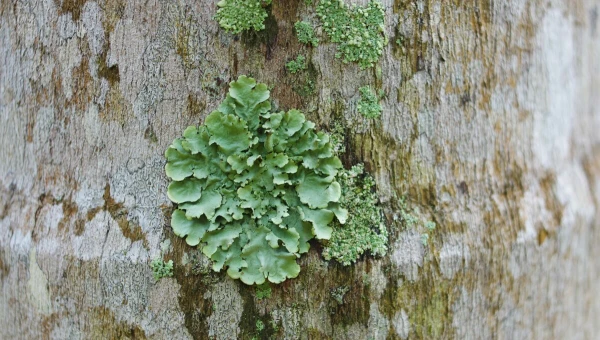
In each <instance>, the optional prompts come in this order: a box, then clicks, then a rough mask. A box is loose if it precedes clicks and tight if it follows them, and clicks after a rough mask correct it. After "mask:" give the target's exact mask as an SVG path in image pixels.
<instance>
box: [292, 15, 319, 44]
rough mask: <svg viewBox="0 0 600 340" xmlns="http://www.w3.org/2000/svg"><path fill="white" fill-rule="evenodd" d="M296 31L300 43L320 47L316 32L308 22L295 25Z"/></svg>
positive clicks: (299, 22)
mask: <svg viewBox="0 0 600 340" xmlns="http://www.w3.org/2000/svg"><path fill="white" fill-rule="evenodd" d="M294 29H295V30H296V37H298V41H300V42H301V43H303V44H307V45H312V46H313V47H317V46H319V39H318V38H317V37H316V35H315V31H314V29H313V27H312V25H311V24H310V23H308V22H306V21H298V22H296V24H295V25H294Z"/></svg>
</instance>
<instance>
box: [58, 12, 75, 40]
mask: <svg viewBox="0 0 600 340" xmlns="http://www.w3.org/2000/svg"><path fill="white" fill-rule="evenodd" d="M56 26H58V36H59V37H61V38H62V39H65V40H66V39H69V38H72V37H73V36H74V35H75V33H77V25H75V22H73V16H72V15H71V13H68V14H63V15H61V16H59V17H58V24H57V25H56Z"/></svg>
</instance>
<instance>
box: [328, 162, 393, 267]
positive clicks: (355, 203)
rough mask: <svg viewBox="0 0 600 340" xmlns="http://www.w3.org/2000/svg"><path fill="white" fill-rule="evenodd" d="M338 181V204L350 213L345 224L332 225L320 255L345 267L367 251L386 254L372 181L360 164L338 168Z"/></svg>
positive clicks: (385, 237) (383, 226)
mask: <svg viewBox="0 0 600 340" xmlns="http://www.w3.org/2000/svg"><path fill="white" fill-rule="evenodd" d="M338 181H339V182H340V185H341V187H342V197H341V199H340V204H341V206H342V207H343V208H344V209H347V210H348V211H349V212H351V214H350V215H349V217H348V220H347V221H346V223H345V225H335V227H334V231H333V233H332V235H331V238H330V239H329V241H328V242H327V245H326V247H325V248H324V249H323V257H324V258H325V259H326V260H330V259H334V260H336V261H338V262H339V263H341V264H342V265H344V266H348V265H350V264H352V263H354V262H356V261H357V260H358V258H360V256H361V255H362V254H363V253H365V252H366V251H369V253H371V255H374V256H383V255H385V254H386V253H387V242H388V232H387V228H386V226H385V223H384V220H383V213H382V211H381V207H380V206H379V204H378V202H379V200H378V198H377V194H376V192H375V190H374V189H375V180H374V179H373V177H371V176H370V175H368V174H366V173H365V172H364V166H363V165H362V164H359V165H355V166H353V167H352V168H351V169H350V170H342V171H340V174H339V175H338ZM334 224H335V223H334Z"/></svg>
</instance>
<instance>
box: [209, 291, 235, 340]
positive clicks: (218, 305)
mask: <svg viewBox="0 0 600 340" xmlns="http://www.w3.org/2000/svg"><path fill="white" fill-rule="evenodd" d="M204 298H205V299H211V301H212V303H213V306H214V310H213V313H212V314H211V315H210V316H209V317H208V319H207V320H206V321H207V322H208V336H210V337H216V338H217V339H219V340H221V339H223V340H226V339H232V340H234V339H237V338H238V334H239V332H240V328H239V326H238V324H239V323H240V320H241V318H242V312H243V306H242V296H241V295H240V293H239V291H238V288H237V286H236V285H235V283H234V282H233V280H225V281H223V282H220V283H217V284H216V285H215V286H214V287H213V289H211V290H210V291H209V292H207V293H206V294H204Z"/></svg>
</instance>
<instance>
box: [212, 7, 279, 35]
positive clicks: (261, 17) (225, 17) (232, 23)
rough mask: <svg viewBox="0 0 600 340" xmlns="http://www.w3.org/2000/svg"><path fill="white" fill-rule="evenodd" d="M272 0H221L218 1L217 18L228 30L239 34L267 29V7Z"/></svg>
mask: <svg viewBox="0 0 600 340" xmlns="http://www.w3.org/2000/svg"><path fill="white" fill-rule="evenodd" d="M270 4H271V0H263V1H261V0H221V1H219V2H218V3H217V6H218V7H219V9H218V10H217V14H216V15H215V19H216V20H217V21H218V22H219V25H221V27H222V28H223V29H225V30H226V31H228V32H230V33H234V34H238V33H240V32H242V31H246V30H250V29H254V30H255V31H260V30H263V29H265V24H264V21H265V19H266V18H267V11H266V10H265V7H266V6H268V5H270Z"/></svg>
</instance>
